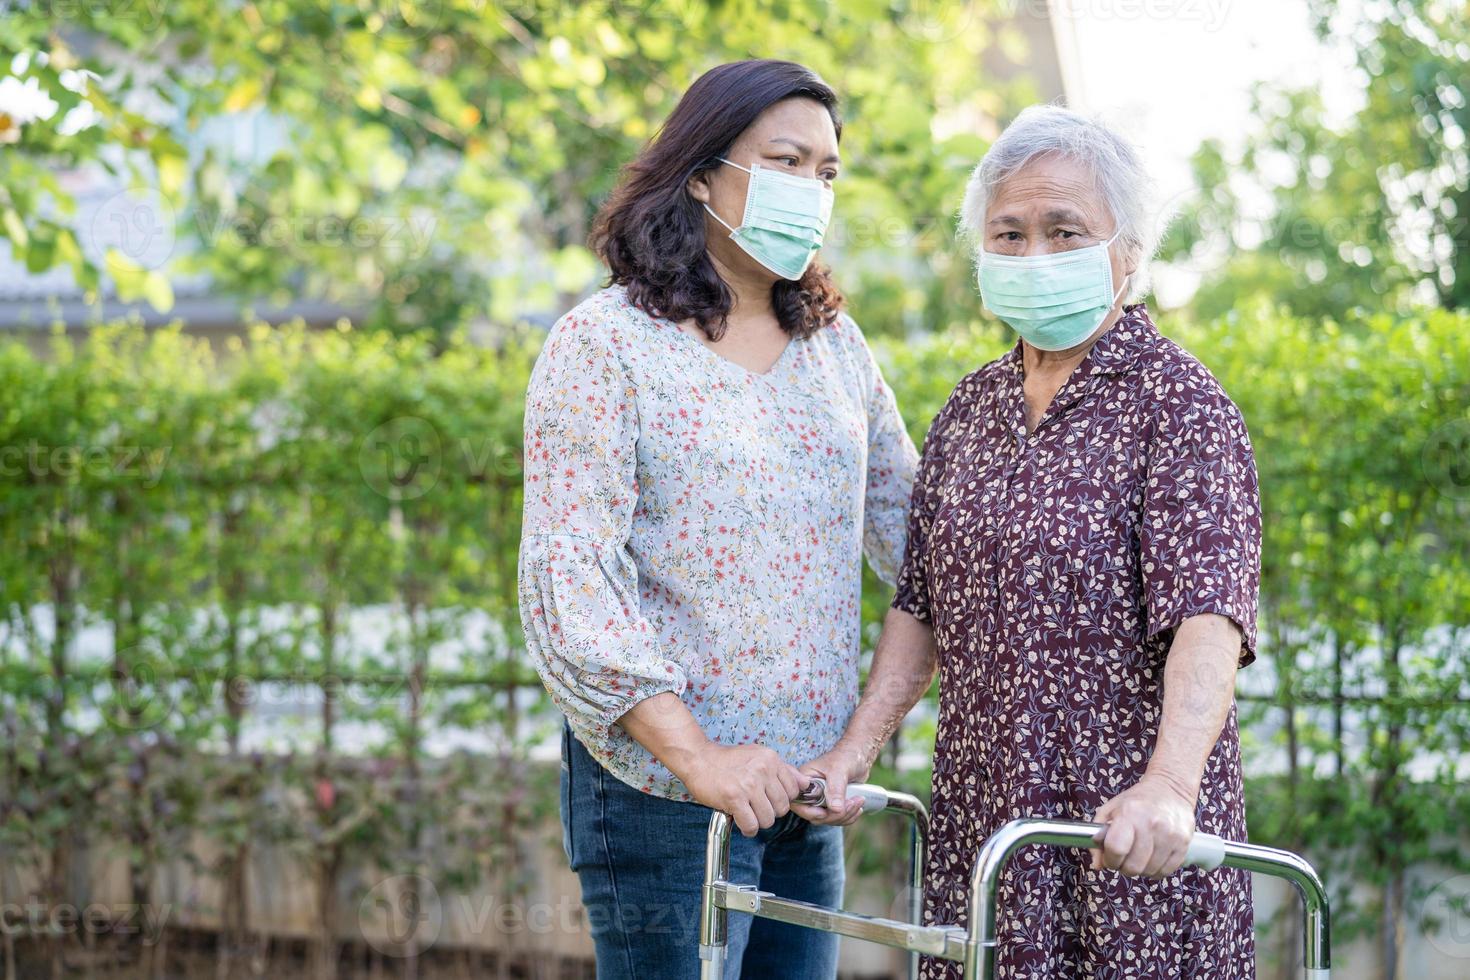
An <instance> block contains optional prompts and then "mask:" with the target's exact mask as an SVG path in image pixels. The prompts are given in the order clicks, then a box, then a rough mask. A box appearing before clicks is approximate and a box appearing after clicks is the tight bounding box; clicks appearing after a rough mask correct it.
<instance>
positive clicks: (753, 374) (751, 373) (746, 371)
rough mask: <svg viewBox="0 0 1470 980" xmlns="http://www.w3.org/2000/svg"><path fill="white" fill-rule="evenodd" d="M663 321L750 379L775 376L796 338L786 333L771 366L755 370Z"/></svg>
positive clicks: (682, 329)
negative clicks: (784, 340)
mask: <svg viewBox="0 0 1470 980" xmlns="http://www.w3.org/2000/svg"><path fill="white" fill-rule="evenodd" d="M664 322H666V323H667V324H668V325H669V326H670V327H671V328H672V329H673V330H674V331H675V332H676V333H678V334H679V335H680V336H682V337H684V338H686V339H687V340H688V341H689V342H690V343H691V344H694V345H695V346H697V347H698V348H699V349H700V350H702V351H704V352H705V353H707V354H709V356H711V357H713V358H715V359H716V360H718V361H721V362H723V363H725V364H728V365H729V366H730V367H731V368H733V369H734V370H736V371H739V372H740V373H741V374H742V375H743V376H745V377H747V378H751V379H760V380H762V381H770V380H771V379H772V378H773V377H774V376H775V374H776V372H777V371H778V370H779V369H780V368H781V365H783V364H784V363H786V360H787V355H789V354H790V353H791V349H792V348H793V347H795V346H796V338H795V337H792V336H790V335H787V337H786V346H785V347H783V348H781V353H780V354H777V355H776V359H775V360H774V361H772V362H771V366H770V367H768V368H766V369H765V370H764V371H756V370H753V369H751V368H748V367H746V366H745V365H744V364H741V363H740V362H739V361H735V360H732V359H731V358H728V357H726V356H725V355H724V354H721V353H720V352H719V351H717V350H715V349H714V348H713V347H711V346H710V345H709V344H706V343H705V342H704V341H702V340H700V339H699V338H698V337H696V336H695V335H694V334H693V333H691V332H690V331H688V330H685V329H684V328H683V327H681V326H679V325H678V324H677V323H675V322H674V321H673V320H669V319H665V321H664Z"/></svg>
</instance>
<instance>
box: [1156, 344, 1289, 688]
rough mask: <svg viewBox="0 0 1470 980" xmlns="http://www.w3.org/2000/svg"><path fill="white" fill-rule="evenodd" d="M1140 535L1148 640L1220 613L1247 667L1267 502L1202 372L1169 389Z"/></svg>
mask: <svg viewBox="0 0 1470 980" xmlns="http://www.w3.org/2000/svg"><path fill="white" fill-rule="evenodd" d="M1163 390H1164V391H1165V392H1166V394H1165V396H1164V403H1163V404H1162V405H1161V406H1160V412H1159V414H1158V421H1157V428H1156V431H1155V432H1154V434H1153V436H1152V439H1151V443H1150V447H1149V466H1148V483H1147V489H1146V491H1145V495H1144V514H1143V524H1142V527H1141V528H1140V548H1141V559H1142V560H1141V568H1142V571H1143V588H1144V603H1145V606H1146V608H1147V613H1148V635H1149V636H1150V637H1153V636H1156V635H1160V634H1164V635H1165V636H1166V638H1167V637H1168V636H1170V635H1172V631H1173V630H1174V629H1176V628H1177V627H1178V626H1179V624H1180V623H1182V622H1183V621H1184V620H1186V619H1188V618H1189V617H1190V616H1198V615H1201V614H1204V613H1216V614H1218V615H1221V616H1227V617H1229V618H1230V619H1231V620H1232V621H1234V623H1235V625H1236V626H1237V627H1239V628H1240V633H1241V653H1240V666H1242V667H1244V666H1246V665H1247V664H1249V663H1251V662H1252V661H1253V660H1255V658H1256V608H1257V601H1258V594H1259V589H1260V579H1261V502H1260V492H1259V488H1258V486H1257V479H1256V460H1255V453H1254V452H1253V451H1252V449H1251V443H1250V436H1249V434H1248V433H1247V432H1246V427H1245V420H1244V418H1242V416H1241V414H1240V410H1239V409H1238V408H1236V406H1235V404H1234V402H1232V401H1231V400H1230V398H1229V397H1228V396H1227V395H1226V394H1225V392H1224V391H1223V390H1222V389H1221V388H1220V386H1219V383H1218V382H1217V381H1216V380H1215V379H1214V378H1213V377H1211V376H1210V375H1208V373H1206V372H1204V370H1203V369H1202V368H1201V369H1199V371H1198V373H1196V374H1194V375H1193V376H1186V377H1184V378H1182V379H1178V380H1177V381H1176V382H1175V383H1170V384H1166V385H1164V386H1163Z"/></svg>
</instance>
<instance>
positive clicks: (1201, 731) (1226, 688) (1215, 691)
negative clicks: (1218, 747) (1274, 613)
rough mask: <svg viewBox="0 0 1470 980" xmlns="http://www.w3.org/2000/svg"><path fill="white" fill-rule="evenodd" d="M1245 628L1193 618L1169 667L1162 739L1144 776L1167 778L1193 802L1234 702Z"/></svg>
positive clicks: (1177, 637)
mask: <svg viewBox="0 0 1470 980" xmlns="http://www.w3.org/2000/svg"><path fill="white" fill-rule="evenodd" d="M1239 661H1240V629H1239V628H1238V627H1237V626H1236V625H1235V624H1234V623H1232V622H1231V621H1230V620H1229V619H1227V618H1226V617H1224V616H1218V615H1214V614H1205V615H1200V616H1191V617H1189V618H1188V619H1186V620H1185V621H1184V622H1183V623H1181V624H1180V625H1179V628H1178V629H1177V630H1176V631H1175V633H1174V641H1173V643H1172V644H1171V645H1170V647H1169V654H1168V658H1167V660H1166V661H1165V663H1164V706H1163V717H1162V719H1161V720H1160V722H1159V737H1158V740H1157V742H1156V743H1155V745H1154V751H1153V754H1152V756H1150V758H1149V762H1148V767H1147V769H1146V770H1145V775H1148V776H1154V777H1158V778H1162V779H1163V780H1165V781H1166V782H1167V783H1168V784H1169V785H1170V786H1172V787H1173V788H1174V789H1175V790H1177V791H1178V792H1179V793H1180V794H1181V795H1182V796H1183V797H1184V798H1185V799H1186V800H1187V801H1188V802H1189V803H1190V805H1191V806H1192V805H1194V803H1195V802H1196V801H1197V800H1198V798H1199V788H1200V780H1201V779H1202V778H1203V777H1204V771H1205V765H1206V763H1207V762H1208V761H1209V758H1210V753H1211V752H1212V751H1214V748H1215V743H1216V742H1217V741H1218V740H1219V738H1220V730H1221V728H1223V727H1224V725H1225V719H1226V718H1227V717H1228V716H1229V714H1230V705H1231V704H1232V702H1233V701H1234V698H1235V673H1236V666H1237V664H1238V663H1239Z"/></svg>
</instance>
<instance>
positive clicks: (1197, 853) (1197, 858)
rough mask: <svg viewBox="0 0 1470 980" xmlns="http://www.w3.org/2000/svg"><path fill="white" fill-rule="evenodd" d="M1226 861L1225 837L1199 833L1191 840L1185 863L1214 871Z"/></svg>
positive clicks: (1185, 855)
mask: <svg viewBox="0 0 1470 980" xmlns="http://www.w3.org/2000/svg"><path fill="white" fill-rule="evenodd" d="M1224 862H1225V839H1224V838H1223V837H1216V836H1215V835H1214V834H1205V833H1198V834H1195V835H1194V836H1193V837H1192V838H1190V841H1189V850H1187V851H1185V852H1184V863H1185V864H1187V865H1190V866H1191V867H1195V868H1203V869H1205V870H1206V871H1214V870H1215V869H1216V868H1218V867H1219V866H1220V865H1221V864H1223V863H1224Z"/></svg>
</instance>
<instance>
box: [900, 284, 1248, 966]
mask: <svg viewBox="0 0 1470 980" xmlns="http://www.w3.org/2000/svg"><path fill="white" fill-rule="evenodd" d="M1022 378H1023V373H1022V362H1021V348H1020V344H1019V342H1018V343H1017V346H1016V347H1015V348H1013V349H1012V350H1011V351H1010V352H1008V353H1007V354H1005V355H1004V356H1002V357H1000V358H999V359H997V360H995V361H992V362H991V363H990V364H987V365H986V366H985V367H983V368H981V369H980V370H978V371H976V372H974V373H973V374H971V375H969V376H968V377H966V378H965V379H964V380H963V381H961V382H960V384H959V386H958V387H957V388H955V391H954V393H953V394H952V395H951V396H950V399H949V402H948V404H946V405H945V407H944V409H943V410H942V411H941V412H940V414H939V416H938V417H937V418H936V419H935V420H934V424H933V426H932V427H931V429H930V430H929V435H928V437H927V439H926V440H925V445H924V453H923V461H922V463H921V464H920V468H919V474H918V480H917V482H916V484H915V486H914V495H913V503H912V510H911V513H910V517H909V521H910V524H909V539H908V550H907V554H906V556H905V560H904V567H903V570H902V572H901V574H900V577H899V587H898V595H897V597H896V598H895V600H894V606H896V607H897V608H899V609H903V610H905V611H907V612H909V613H911V614H913V615H914V616H916V617H918V618H919V619H921V620H924V621H926V622H929V623H931V624H932V625H933V628H934V636H935V640H936V643H937V646H938V656H939V669H940V699H939V732H938V738H937V740H936V746H935V759H934V784H933V792H934V795H933V804H932V810H933V836H932V840H931V845H930V852H929V859H928V866H927V868H926V872H925V889H926V898H925V917H926V918H925V921H926V922H929V923H949V924H956V923H957V924H960V925H968V909H967V898H968V887H969V880H970V870H971V868H972V866H973V864H974V861H975V854H976V851H977V850H978V849H979V847H980V845H981V843H982V842H984V840H985V838H986V837H987V836H989V835H990V834H991V833H993V832H994V831H995V830H997V829H998V828H999V827H1000V826H1001V825H1002V824H1004V823H1006V822H1007V821H1009V820H1012V819H1015V818H1018V817H1053V818H1065V819H1088V818H1090V817H1091V815H1092V813H1093V811H1094V810H1096V809H1097V808H1098V807H1099V806H1101V805H1102V804H1103V803H1104V802H1106V801H1107V800H1109V799H1111V798H1112V797H1113V796H1116V795H1117V794H1118V793H1121V792H1122V791H1123V790H1126V789H1128V788H1129V787H1130V786H1132V785H1133V784H1134V783H1135V782H1136V781H1137V780H1138V778H1139V776H1141V775H1142V774H1143V771H1144V767H1145V766H1146V765H1147V763H1148V760H1149V755H1150V753H1151V752H1152V749H1153V744H1154V740H1155V737H1156V736H1157V734H1158V722H1159V715H1160V709H1161V707H1162V702H1163V678H1164V660H1165V657H1166V654H1167V653H1168V649H1169V643H1170V640H1171V638H1172V636H1173V631H1174V629H1175V627H1177V626H1178V625H1179V624H1180V623H1181V622H1182V621H1183V620H1185V619H1186V618H1188V617H1190V616H1194V615H1198V614H1201V613H1218V614H1221V615H1224V616H1228V617H1229V618H1230V619H1232V620H1234V621H1235V623H1236V624H1237V625H1238V626H1239V627H1240V628H1241V630H1242V633H1243V638H1244V641H1243V648H1242V652H1241V661H1240V662H1241V665H1242V666H1244V665H1245V664H1248V663H1250V662H1251V661H1252V660H1254V659H1255V645H1256V601H1257V587H1258V583H1259V575H1260V541H1261V519H1260V503H1259V496H1258V491H1257V485H1256V468H1255V460H1254V456H1253V454H1252V451H1251V445H1250V440H1249V437H1248V436H1247V434H1246V428H1245V423H1244V422H1243V420H1242V418H1241V415H1240V412H1239V410H1238V409H1237V408H1236V407H1235V405H1234V404H1233V403H1232V402H1231V401H1230V399H1229V397H1228V396H1226V394H1225V392H1224V391H1223V390H1222V389H1221V387H1220V385H1219V383H1218V382H1217V381H1216V380H1215V378H1214V376H1212V375H1211V374H1210V373H1209V371H1208V370H1206V369H1205V368H1204V366H1203V365H1201V364H1200V363H1199V362H1198V361H1197V360H1195V359H1194V358H1193V357H1192V356H1190V355H1189V354H1188V353H1186V352H1185V351H1184V350H1183V349H1181V348H1180V347H1179V346H1178V345H1176V344H1175V343H1174V342H1173V341H1170V340H1168V339H1166V338H1165V337H1163V336H1161V335H1160V334H1159V332H1158V330H1157V328H1155V326H1154V325H1153V323H1152V322H1151V321H1150V320H1149V317H1148V312H1147V310H1146V308H1145V307H1144V306H1143V305H1142V304H1137V305H1133V306H1129V307H1126V308H1125V311H1124V313H1123V315H1122V316H1121V317H1119V319H1118V321H1117V322H1116V323H1115V324H1114V325H1113V326H1112V327H1110V328H1109V329H1108V330H1107V331H1106V332H1105V333H1104V334H1103V335H1102V336H1101V337H1099V338H1098V340H1097V341H1096V343H1094V345H1093V346H1092V348H1091V350H1090V351H1089V352H1088V354H1087V356H1086V357H1085V358H1084V359H1083V361H1082V362H1081V364H1079V365H1078V366H1077V368H1076V369H1075V370H1073V372H1072V374H1071V376H1070V377H1069V378H1068V379H1067V381H1066V382H1065V384H1063V385H1062V387H1061V389H1060V390H1059V391H1058V392H1057V394H1056V397H1055V398H1054V399H1053V400H1052V403H1051V405H1050V407H1048V408H1047V410H1046V413H1045V414H1044V415H1043V416H1042V418H1041V420H1040V421H1039V423H1038V424H1037V427H1036V429H1035V431H1034V432H1031V433H1030V434H1027V432H1026V425H1025V398H1024V395H1023V392H1022ZM1196 819H1197V824H1198V828H1199V829H1200V830H1205V831H1210V832H1212V833H1216V834H1220V835H1221V836H1224V837H1227V838H1234V839H1239V840H1243V839H1245V836H1246V828H1245V808H1244V802H1243V800H1242V796H1241V772H1240V739H1239V732H1238V730H1237V727H1236V713H1235V709H1234V708H1233V707H1232V708H1231V711H1230V715H1229V718H1228V719H1227V721H1226V723H1225V728H1224V731H1223V732H1222V733H1221V735H1220V739H1219V742H1218V743H1217V744H1216V745H1215V749H1214V751H1213V753H1212V754H1211V755H1210V758H1209V762H1208V764H1207V766H1206V769H1205V775H1204V781H1203V784H1202V786H1201V789H1200V799H1199V807H1198V810H1197V811H1196ZM997 919H998V928H999V942H1000V947H999V952H998V966H999V970H998V972H999V975H1000V976H1001V977H1006V978H1033V977H1035V978H1041V977H1046V978H1065V980H1071V978H1077V977H1097V978H1124V977H1130V978H1131V977H1199V978H1206V977H1208V978H1217V980H1224V978H1231V980H1238V978H1241V977H1253V976H1254V960H1255V956H1254V945H1253V941H1252V935H1251V928H1252V911H1251V894H1250V880H1249V875H1248V874H1247V872H1245V871H1240V870H1233V869H1224V868H1222V869H1219V870H1216V871H1210V872H1204V871H1200V870H1198V869H1195V868H1184V869H1181V870H1179V871H1177V872H1175V873H1174V874H1172V875H1170V876H1169V877H1168V878H1166V879H1164V880H1162V881H1153V880H1150V879H1147V878H1129V877H1124V876H1123V875H1121V874H1119V873H1117V872H1115V871H1093V870H1091V869H1089V867H1088V853H1087V851H1085V850H1081V849H1076V850H1068V849H1061V848H1052V847H1042V846H1032V847H1026V848H1023V849H1022V850H1020V851H1019V852H1017V854H1016V855H1015V857H1014V858H1012V860H1011V863H1010V865H1009V867H1008V870H1007V871H1006V873H1005V875H1004V877H1003V879H1002V882H1001V887H1000V890H999V912H998V916H997ZM959 975H960V972H959V968H958V964H955V963H947V962H944V961H940V960H934V959H928V958H926V960H925V965H924V976H925V977H926V978H928V980H938V978H941V977H942V978H958V977H959Z"/></svg>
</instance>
